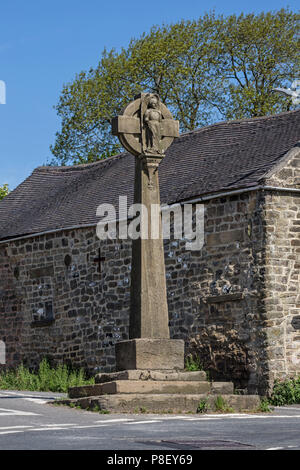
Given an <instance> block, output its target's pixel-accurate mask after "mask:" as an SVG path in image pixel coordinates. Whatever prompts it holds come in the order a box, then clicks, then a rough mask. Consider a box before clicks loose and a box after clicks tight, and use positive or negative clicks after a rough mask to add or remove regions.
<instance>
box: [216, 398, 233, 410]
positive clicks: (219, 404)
mask: <svg viewBox="0 0 300 470" xmlns="http://www.w3.org/2000/svg"><path fill="white" fill-rule="evenodd" d="M215 408H216V411H222V412H223V413H233V412H234V409H233V408H231V407H230V406H229V405H228V403H227V402H226V400H224V398H223V397H222V396H221V395H218V396H217V398H216V400H215Z"/></svg>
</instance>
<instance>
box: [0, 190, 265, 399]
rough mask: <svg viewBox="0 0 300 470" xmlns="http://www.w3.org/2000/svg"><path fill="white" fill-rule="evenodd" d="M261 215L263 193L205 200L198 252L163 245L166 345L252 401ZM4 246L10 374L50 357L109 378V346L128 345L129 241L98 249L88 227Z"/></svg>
mask: <svg viewBox="0 0 300 470" xmlns="http://www.w3.org/2000/svg"><path fill="white" fill-rule="evenodd" d="M264 214H265V204H264V195H263V194H262V193H261V192H255V191H254V192H248V193H244V194H240V195H235V196H228V197H224V198H218V199H211V200H210V201H206V203H205V244H204V246H203V248H202V249H201V250H200V251H188V250H186V247H185V243H186V241H185V240H183V239H182V240H174V239H173V240H165V243H164V245H165V260H166V277H167V291H168V305H169V317H170V333H171V337H172V338H183V339H184V340H185V342H186V353H187V354H193V355H194V356H198V357H199V358H200V361H201V362H202V364H203V367H204V369H206V370H208V371H209V372H210V374H211V377H212V378H216V379H230V380H232V379H233V380H234V381H235V383H236V385H237V386H239V387H242V388H245V387H248V389H249V390H250V391H251V392H256V391H261V390H263V389H264V388H265V387H266V384H267V383H268V360H267V357H266V351H267V347H266V343H265V342H266V333H265V327H266V324H265V308H264V302H263V292H264V271H265V260H264V256H265V254H264V245H265V237H264V222H263V218H264ZM0 246H1V262H0V292H1V294H0V315H1V316H0V339H4V340H5V341H6V347H7V353H8V354H7V362H8V365H16V364H17V363H18V362H20V360H21V359H22V360H24V362H25V363H27V364H28V365H30V366H36V365H37V364H38V363H39V362H40V360H41V359H42V358H43V357H45V356H46V357H49V358H50V359H51V360H52V361H54V362H60V361H64V362H67V363H71V364H72V365H75V366H83V367H85V368H87V369H88V370H89V371H90V372H91V373H94V372H95V371H96V370H101V371H111V370H113V369H114V365H115V356H114V344H115V342H117V341H120V340H123V339H127V337H128V320H129V300H130V299H129V285H130V269H131V244H130V241H124V240H123V241H120V240H108V241H106V242H103V241H101V242H100V240H99V239H97V237H96V230H95V228H91V229H87V228H84V229H77V230H73V231H62V232H58V233H53V234H47V235H41V236H37V237H33V238H26V239H22V240H19V241H11V242H10V243H7V244H4V245H0ZM99 248H101V253H100V255H101V256H100V258H103V260H102V261H101V262H100V265H99V262H98V261H94V259H95V258H98V257H99ZM100 270H101V272H100Z"/></svg>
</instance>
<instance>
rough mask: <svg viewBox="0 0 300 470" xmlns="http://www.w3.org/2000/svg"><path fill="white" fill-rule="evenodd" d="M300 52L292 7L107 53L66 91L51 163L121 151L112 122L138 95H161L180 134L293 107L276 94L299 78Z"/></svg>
mask: <svg viewBox="0 0 300 470" xmlns="http://www.w3.org/2000/svg"><path fill="white" fill-rule="evenodd" d="M298 50H299V15H298V14H296V13H293V12H291V11H290V10H288V9H282V10H280V11H278V12H268V13H261V14H259V15H254V14H247V15H243V14H242V15H240V16H236V15H231V16H228V17H224V16H220V15H219V16H216V15H215V14H214V13H209V14H205V15H204V16H203V17H200V18H199V19H198V20H194V21H181V22H179V23H176V24H172V25H163V26H155V27H153V28H152V29H151V30H150V32H149V33H148V34H143V35H142V36H141V37H140V38H138V39H132V40H131V42H130V44H129V46H128V47H127V49H125V48H123V49H122V50H121V51H120V52H117V51H115V50H111V51H106V50H104V51H103V53H102V57H101V60H100V62H99V64H98V66H97V67H96V68H95V69H90V70H89V71H88V72H81V73H80V74H79V75H77V76H76V77H75V80H74V81H73V82H72V83H70V84H67V85H65V86H64V88H63V91H62V94H61V97H60V100H59V103H58V105H57V106H56V110H57V113H58V115H59V116H60V117H61V119H62V128H61V131H60V132H57V134H56V142H55V144H54V146H53V147H51V150H52V153H53V155H54V159H53V161H52V163H53V164H57V163H59V164H63V165H65V164H68V163H73V164H74V163H75V164H76V163H85V162H89V161H95V160H98V159H100V158H105V157H107V156H109V155H112V154H114V153H116V152H118V151H120V149H121V148H120V144H119V143H118V141H117V140H116V138H114V137H113V136H112V135H111V131H110V120H111V118H112V117H113V116H114V115H116V114H118V113H120V111H121V109H122V108H123V107H124V106H125V104H126V103H128V101H130V100H132V98H133V97H134V95H135V94H137V93H138V92H140V91H150V92H157V93H159V94H160V96H161V98H162V101H163V102H164V103H166V105H167V106H168V107H169V108H170V109H171V111H172V113H173V115H174V118H176V119H178V120H179V121H180V127H181V131H188V130H192V129H195V128H197V127H200V126H203V125H207V124H211V123H213V122H216V121H217V120H224V119H240V118H245V117H252V116H262V115H269V114H276V113H278V112H281V111H285V110H289V109H293V105H292V103H291V102H290V100H289V98H286V97H284V96H281V95H278V94H276V93H272V91H271V90H272V88H275V87H280V86H281V87H282V86H287V85H290V83H291V81H293V80H294V79H295V78H298V74H299V56H298Z"/></svg>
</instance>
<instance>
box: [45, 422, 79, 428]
mask: <svg viewBox="0 0 300 470" xmlns="http://www.w3.org/2000/svg"><path fill="white" fill-rule="evenodd" d="M43 426H49V427H52V426H54V427H55V426H76V423H66V424H63V423H57V424H43Z"/></svg>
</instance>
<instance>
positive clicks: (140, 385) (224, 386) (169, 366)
mask: <svg viewBox="0 0 300 470" xmlns="http://www.w3.org/2000/svg"><path fill="white" fill-rule="evenodd" d="M116 364H117V372H113V373H110V374H104V373H102V374H97V376H96V378H95V385H87V386H82V387H71V388H70V389H69V399H68V400H62V401H59V402H58V403H60V404H71V403H73V404H75V405H79V406H80V407H81V408H86V409H93V408H96V407H97V409H98V410H103V411H109V412H112V413H141V412H149V413H169V412H172V413H196V412H197V408H198V406H199V403H200V402H201V401H203V400H205V403H206V405H208V410H209V411H214V410H215V403H216V398H217V395H221V396H222V397H223V400H225V403H226V407H227V408H232V409H233V410H234V411H250V410H252V411H254V410H257V409H258V407H259V404H260V399H259V397H258V396H256V395H255V396H251V395H234V394H233V393H234V388H233V384H232V383H231V382H214V383H211V382H209V381H208V380H207V379H206V374H205V372H203V371H195V372H186V371H184V370H183V368H184V341H183V340H170V339H148V338H138V339H131V340H128V341H122V342H120V343H117V344H116ZM202 405H203V403H202ZM226 407H225V408H226Z"/></svg>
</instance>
